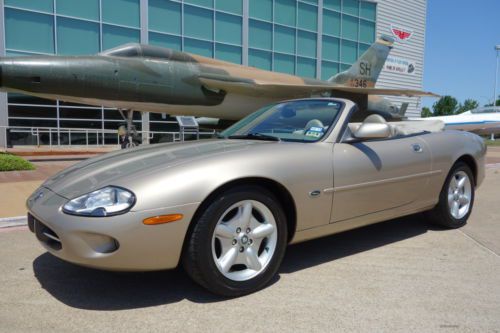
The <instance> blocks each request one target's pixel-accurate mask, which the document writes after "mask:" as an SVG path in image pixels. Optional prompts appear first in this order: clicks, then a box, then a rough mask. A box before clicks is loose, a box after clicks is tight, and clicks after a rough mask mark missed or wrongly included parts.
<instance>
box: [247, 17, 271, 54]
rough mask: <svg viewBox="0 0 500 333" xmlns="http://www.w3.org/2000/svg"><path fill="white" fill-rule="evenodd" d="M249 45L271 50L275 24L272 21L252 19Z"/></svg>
mask: <svg viewBox="0 0 500 333" xmlns="http://www.w3.org/2000/svg"><path fill="white" fill-rule="evenodd" d="M249 26H250V32H249V36H248V39H249V44H250V45H249V46H250V47H255V48H259V49H265V50H271V49H272V47H273V37H272V35H273V26H272V25H271V24H270V23H266V22H261V21H256V20H250V22H249Z"/></svg>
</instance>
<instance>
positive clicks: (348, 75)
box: [328, 35, 394, 88]
mask: <svg viewBox="0 0 500 333" xmlns="http://www.w3.org/2000/svg"><path fill="white" fill-rule="evenodd" d="M393 44H394V38H392V37H390V36H386V35H382V36H380V38H379V39H377V40H376V41H375V43H373V44H372V45H371V46H370V47H369V48H368V50H366V51H365V53H363V55H361V57H359V59H358V60H357V61H356V62H355V63H354V64H353V65H352V66H351V67H350V68H349V69H348V70H347V71H345V72H341V73H338V74H336V75H334V76H332V77H331V78H330V79H328V82H331V83H336V84H339V85H346V86H350V87H360V88H373V87H374V86H375V83H376V82H377V79H378V76H379V75H380V71H382V68H383V67H384V63H385V60H386V59H387V56H388V55H389V52H390V51H391V49H392V45H393Z"/></svg>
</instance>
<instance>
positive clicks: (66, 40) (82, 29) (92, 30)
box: [57, 17, 99, 55]
mask: <svg viewBox="0 0 500 333" xmlns="http://www.w3.org/2000/svg"><path fill="white" fill-rule="evenodd" d="M75 41H78V43H75ZM57 51H58V53H59V54H61V55H64V54H95V53H98V52H99V24H98V23H93V22H88V21H81V20H74V19H69V18H63V17H60V18H58V19H57Z"/></svg>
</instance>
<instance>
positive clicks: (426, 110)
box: [420, 106, 434, 118]
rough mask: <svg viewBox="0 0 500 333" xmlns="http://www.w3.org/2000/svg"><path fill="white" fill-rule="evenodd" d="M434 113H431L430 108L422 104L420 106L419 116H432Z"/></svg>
mask: <svg viewBox="0 0 500 333" xmlns="http://www.w3.org/2000/svg"><path fill="white" fill-rule="evenodd" d="M433 115H434V114H433V113H432V111H431V109H429V108H428V107H427V106H424V107H423V108H422V112H420V117H422V118H427V117H432V116H433Z"/></svg>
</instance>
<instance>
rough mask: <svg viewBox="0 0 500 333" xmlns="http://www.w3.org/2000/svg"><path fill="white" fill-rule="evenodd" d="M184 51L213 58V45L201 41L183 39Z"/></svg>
mask: <svg viewBox="0 0 500 333" xmlns="http://www.w3.org/2000/svg"><path fill="white" fill-rule="evenodd" d="M184 51H186V52H189V53H194V54H199V55H201V56H204V57H209V58H213V56H214V52H213V43H211V42H206V41H203V40H197V39H191V38H185V39H184Z"/></svg>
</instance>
